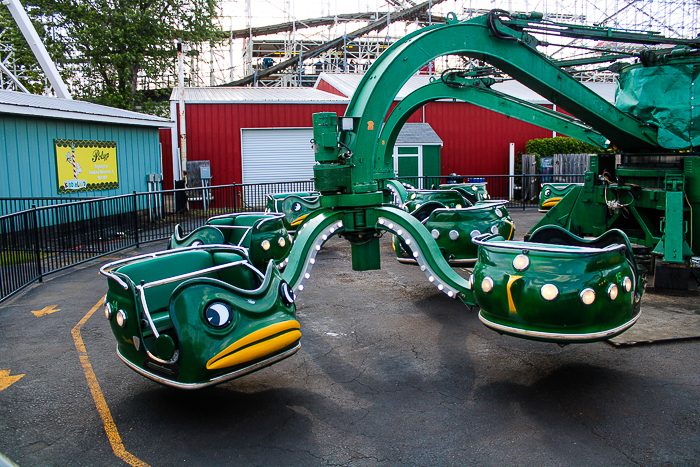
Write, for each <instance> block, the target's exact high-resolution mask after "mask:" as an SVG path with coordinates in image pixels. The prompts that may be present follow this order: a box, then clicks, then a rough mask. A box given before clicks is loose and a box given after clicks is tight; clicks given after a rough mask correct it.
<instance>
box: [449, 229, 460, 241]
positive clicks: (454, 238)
mask: <svg viewBox="0 0 700 467" xmlns="http://www.w3.org/2000/svg"><path fill="white" fill-rule="evenodd" d="M458 239H459V232H457V231H456V230H450V240H452V241H453V242H456V241H457V240H458Z"/></svg>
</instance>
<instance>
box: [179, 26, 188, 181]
mask: <svg viewBox="0 0 700 467" xmlns="http://www.w3.org/2000/svg"><path fill="white" fill-rule="evenodd" d="M184 48H185V47H184V45H183V44H182V39H178V40H177V61H178V75H179V86H180V102H179V104H180V105H179V107H180V108H179V109H178V110H179V115H180V161H181V163H180V171H181V172H182V175H181V177H180V180H182V179H183V178H185V177H186V174H187V125H186V123H185V64H184V60H185V51H184Z"/></svg>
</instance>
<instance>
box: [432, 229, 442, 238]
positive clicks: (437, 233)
mask: <svg viewBox="0 0 700 467" xmlns="http://www.w3.org/2000/svg"><path fill="white" fill-rule="evenodd" d="M430 235H432V236H433V238H434V239H435V240H437V239H438V238H440V231H438V229H433V230H431V231H430Z"/></svg>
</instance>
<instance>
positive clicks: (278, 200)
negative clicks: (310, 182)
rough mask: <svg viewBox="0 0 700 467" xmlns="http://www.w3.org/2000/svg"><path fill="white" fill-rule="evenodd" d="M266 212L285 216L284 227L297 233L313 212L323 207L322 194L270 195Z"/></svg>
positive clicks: (266, 196)
mask: <svg viewBox="0 0 700 467" xmlns="http://www.w3.org/2000/svg"><path fill="white" fill-rule="evenodd" d="M265 198H266V200H267V201H266V203H265V212H277V213H282V214H284V217H283V220H284V227H285V228H286V229H287V230H288V231H290V232H295V231H296V230H297V229H298V228H299V226H300V225H301V224H302V223H303V222H304V220H306V218H307V217H308V216H309V214H311V213H312V212H314V211H316V210H317V209H319V208H320V207H321V201H320V200H321V198H320V193H318V192H299V193H268V194H267V195H265Z"/></svg>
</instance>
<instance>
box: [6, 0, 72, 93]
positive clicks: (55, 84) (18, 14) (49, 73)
mask: <svg viewBox="0 0 700 467" xmlns="http://www.w3.org/2000/svg"><path fill="white" fill-rule="evenodd" d="M2 4H3V5H5V6H6V7H7V9H8V10H10V14H11V15H12V18H14V20H15V23H17V26H18V27H19V29H20V31H22V35H23V36H24V39H25V40H26V41H27V44H29V47H30V48H31V49H32V52H33V53H34V56H35V57H36V59H37V61H38V62H39V65H41V69H42V70H44V74H45V75H46V77H47V78H48V80H49V83H51V87H52V88H53V90H54V92H55V93H56V95H57V96H58V97H60V98H61V99H68V100H72V99H73V98H72V97H71V95H70V92H68V87H67V86H66V83H64V82H63V79H62V78H61V75H60V74H59V73H58V69H57V68H56V65H55V64H54V62H53V60H51V57H50V56H49V53H48V52H47V51H46V47H44V43H43V42H41V39H40V38H39V35H38V34H37V33H36V30H35V29H34V26H33V25H32V22H31V21H30V19H29V16H27V12H26V11H24V8H23V7H22V4H21V3H20V2H19V0H2Z"/></svg>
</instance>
